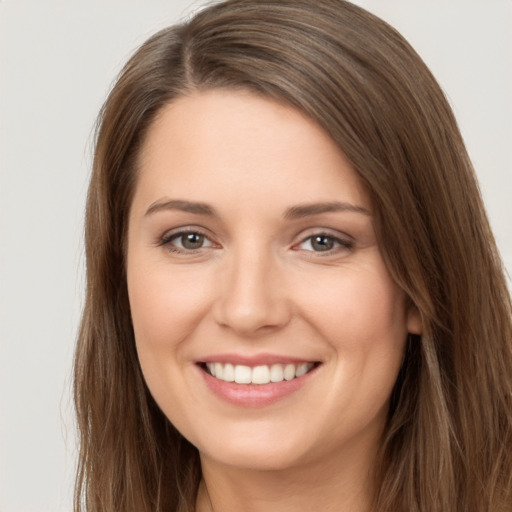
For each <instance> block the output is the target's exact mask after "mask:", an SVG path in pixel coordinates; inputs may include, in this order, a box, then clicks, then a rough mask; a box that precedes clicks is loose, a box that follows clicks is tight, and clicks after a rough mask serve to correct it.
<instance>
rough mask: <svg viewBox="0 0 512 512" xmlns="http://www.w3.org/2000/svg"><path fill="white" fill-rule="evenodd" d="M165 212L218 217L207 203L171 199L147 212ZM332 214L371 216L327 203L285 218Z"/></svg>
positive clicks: (296, 210) (346, 205)
mask: <svg viewBox="0 0 512 512" xmlns="http://www.w3.org/2000/svg"><path fill="white" fill-rule="evenodd" d="M164 210H179V211H182V212H187V213H193V214H196V215H207V216H210V217H216V216H217V214H216V212H215V210H214V208H212V207H211V206H210V205H208V204H206V203H198V202H192V201H184V200H182V199H170V200H168V201H155V202H154V203H152V204H151V205H150V206H149V208H148V209H147V211H146V214H145V215H146V216H148V215H151V214H153V213H156V212H160V211H164ZM331 212H354V213H360V214H363V215H367V216H371V213H370V211H369V210H367V209H366V208H363V207H362V206H358V205H354V204H351V203H345V202H338V201H334V202H327V203H311V204H304V205H297V206H292V207H291V208H288V209H287V210H286V212H285V213H284V218H285V219H287V220H295V219H301V218H304V217H312V216H314V215H321V214H322V213H331Z"/></svg>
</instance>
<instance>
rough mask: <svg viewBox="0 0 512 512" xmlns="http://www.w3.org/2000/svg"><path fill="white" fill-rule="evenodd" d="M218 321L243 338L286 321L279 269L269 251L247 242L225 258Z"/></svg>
mask: <svg viewBox="0 0 512 512" xmlns="http://www.w3.org/2000/svg"><path fill="white" fill-rule="evenodd" d="M222 277H223V283H222V284H221V286H220V290H219V292H220V293H219V301H218V302H219V304H218V310H217V317H218V318H217V320H218V322H219V323H220V324H222V325H224V326H226V327H229V328H231V329H233V330H234V331H237V332H239V333H241V334H244V335H252V334H256V333H259V332H261V331H262V330H268V329H270V328H277V327H280V326H283V325H284V324H286V323H287V321H288V320H289V308H288V306H287V303H286V300H285V296H284V290H283V289H282V287H281V279H280V269H279V267H278V262H277V260H276V257H275V255H274V254H273V252H272V250H271V249H270V248H268V247H267V248H263V247H262V246H261V245H259V246H258V244H254V243H247V244H244V245H242V246H240V247H237V248H235V249H233V250H232V251H231V254H230V255H229V256H228V257H227V258H226V261H225V269H224V273H223V276H222Z"/></svg>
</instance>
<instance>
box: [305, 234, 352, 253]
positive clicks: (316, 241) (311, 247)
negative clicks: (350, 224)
mask: <svg viewBox="0 0 512 512" xmlns="http://www.w3.org/2000/svg"><path fill="white" fill-rule="evenodd" d="M351 246H352V244H351V243H350V242H347V241H344V240H340V239H339V238H336V237H335V236H332V235H326V234H318V235H313V236H309V237H308V238H306V239H305V240H303V241H302V242H301V243H300V244H299V245H298V247H299V249H302V250H305V251H314V252H328V251H332V250H333V249H337V248H338V247H346V248H347V249H349V248H350V247H351Z"/></svg>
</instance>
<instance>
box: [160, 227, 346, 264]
mask: <svg viewBox="0 0 512 512" xmlns="http://www.w3.org/2000/svg"><path fill="white" fill-rule="evenodd" d="M186 235H196V236H198V237H202V239H203V241H207V242H208V245H206V246H205V245H201V247H198V248H195V249H187V248H185V247H183V243H181V245H182V247H177V246H176V245H175V244H174V241H175V240H179V239H182V240H183V237H185V236H186ZM315 238H316V239H320V238H323V239H325V240H326V241H327V243H332V244H334V247H331V248H328V249H327V250H325V251H315V250H314V249H313V248H311V249H301V246H302V245H303V244H305V243H307V242H309V244H310V246H311V247H312V244H313V243H314V242H313V240H314V239H315ZM158 245H159V246H162V247H165V249H166V250H167V251H169V252H172V253H178V254H195V253H197V252H199V251H201V250H202V249H206V248H210V247H218V246H217V245H216V244H215V243H214V242H212V240H211V239H210V238H209V237H208V235H206V234H205V233H204V232H203V231H201V230H199V229H195V228H190V229H181V230H180V231H175V232H172V233H169V234H165V235H164V236H163V237H162V238H161V240H159V242H158ZM353 248H354V243H353V242H352V241H351V240H348V239H344V238H340V237H337V236H335V235H333V234H331V233H326V232H321V231H320V232H316V233H313V234H311V235H309V236H307V237H305V238H303V239H302V240H301V241H300V242H299V243H298V244H295V245H294V246H293V247H292V249H294V250H296V251H301V250H302V251H305V252H309V253H312V254H315V257H322V256H332V255H333V254H334V253H337V252H338V251H340V250H349V251H350V250H352V249H353Z"/></svg>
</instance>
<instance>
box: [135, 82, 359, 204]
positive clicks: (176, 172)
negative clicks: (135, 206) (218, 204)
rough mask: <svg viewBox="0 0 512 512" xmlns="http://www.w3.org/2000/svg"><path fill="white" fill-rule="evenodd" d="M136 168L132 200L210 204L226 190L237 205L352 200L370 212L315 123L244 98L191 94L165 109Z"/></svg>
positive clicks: (245, 95)
mask: <svg viewBox="0 0 512 512" xmlns="http://www.w3.org/2000/svg"><path fill="white" fill-rule="evenodd" d="M138 163H139V179H138V186H137V190H136V195H138V196H141V195H142V196H145V197H146V202H147V201H150V200H151V199H152V200H153V201H154V200H155V199H156V197H155V196H158V195H165V194H168V195H170V196H172V197H176V198H183V197H180V196H185V195H186V196H187V198H189V197H188V196H190V195H193V196H194V197H193V199H194V200H197V201H204V202H210V201H211V200H212V196H213V198H215V195H216V194H217V193H218V192H219V191H224V192H225V193H226V192H229V193H231V195H232V196H233V198H234V199H236V200H238V201H239V202H244V201H248V202H251V201H253V200H254V199H258V198H260V199H261V198H266V200H267V202H277V203H279V202H282V201H283V200H284V199H286V200H290V201H291V200H294V201H295V202H309V201H314V200H315V201H316V200H322V201H340V200H350V201H352V202H354V201H355V202H357V203H359V204H361V205H363V206H366V207H368V206H369V204H368V198H367V195H366V193H365V190H364V187H363V186H362V183H361V182H360V180H359V178H358V177H357V174H356V173H355V171H354V169H353V167H352V165H351V164H350V162H349V161H348V160H347V158H346V157H345V155H344V154H343V153H342V151H341V150H340V149H339V148H338V146H337V145H336V144H335V143H334V141H333V140H332V138H331V137H330V136H329V135H328V134H327V133H326V132H325V131H324V130H323V129H322V128H321V127H320V126H319V125H318V124H316V123H315V122H314V121H312V120H311V119H309V118H308V117H306V116H305V115H303V114H302V113H301V112H299V111H297V110H296V109H293V108H291V107H289V106H286V105H283V104H281V103H278V102H275V101H273V100H270V99H267V98H264V97H261V96H257V95H255V94H252V93H250V92H241V91H236V92H234V91H224V90H213V91H208V92H200V93H193V94H191V95H188V96H183V97H180V98H178V99H177V100H175V101H173V102H172V103H170V104H168V105H166V106H165V107H163V108H162V110H161V111H160V113H159V115H158V116H157V118H156V119H155V121H154V122H153V124H152V125H151V127H150V128H149V131H148V134H147V136H146V140H145V143H144V145H143V148H142V151H141V153H140V155H139V162H138ZM224 195H226V194H224ZM150 196H153V197H152V198H151V197H150ZM344 196H345V197H344ZM222 199H226V197H223V198H222Z"/></svg>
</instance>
